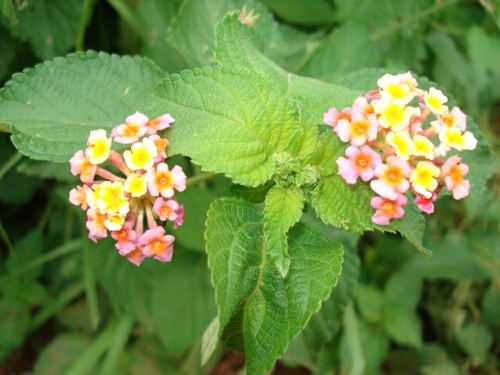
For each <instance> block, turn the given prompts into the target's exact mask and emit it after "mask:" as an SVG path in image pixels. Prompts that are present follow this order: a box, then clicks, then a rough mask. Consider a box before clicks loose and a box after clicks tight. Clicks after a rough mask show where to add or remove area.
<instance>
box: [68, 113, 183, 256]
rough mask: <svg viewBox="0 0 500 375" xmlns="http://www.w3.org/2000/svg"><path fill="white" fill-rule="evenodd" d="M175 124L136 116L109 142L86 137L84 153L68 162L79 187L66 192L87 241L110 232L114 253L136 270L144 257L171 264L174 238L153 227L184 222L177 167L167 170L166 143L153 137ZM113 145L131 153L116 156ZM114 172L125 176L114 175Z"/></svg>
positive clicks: (96, 135)
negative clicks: (81, 215) (82, 216)
mask: <svg viewBox="0 0 500 375" xmlns="http://www.w3.org/2000/svg"><path fill="white" fill-rule="evenodd" d="M174 121H175V120H174V119H173V118H172V116H170V115H169V114H165V115H162V116H160V117H158V118H156V119H154V120H151V121H150V120H149V119H148V117H147V116H145V115H143V114H142V113H139V112H136V113H135V114H133V115H130V116H128V117H127V118H126V119H125V123H124V124H120V125H117V126H116V127H114V128H113V129H112V131H111V137H109V138H108V137H107V134H106V130H104V129H98V130H93V131H91V132H90V136H89V138H88V141H87V148H86V149H85V151H83V150H79V151H77V152H76V153H75V154H74V155H73V157H72V158H71V160H70V164H71V173H72V174H73V175H75V176H77V175H79V176H80V180H81V182H82V183H83V185H81V186H77V187H76V188H74V189H72V190H71V191H70V195H69V200H70V202H71V203H73V204H75V205H79V206H81V208H82V209H83V210H84V211H86V212H87V224H86V226H87V229H88V231H89V238H90V239H91V240H93V241H97V240H99V239H101V238H105V237H107V236H108V231H109V232H111V237H113V239H114V240H116V244H115V246H116V248H117V250H118V253H119V254H120V255H122V256H125V257H127V258H128V260H130V261H131V262H132V263H134V264H136V265H140V264H141V262H142V261H143V260H144V258H145V257H153V258H155V259H157V260H159V261H162V262H168V261H170V260H171V259H172V253H173V243H174V240H175V237H174V236H172V235H170V234H165V228H164V227H163V225H158V223H157V221H158V220H159V221H160V222H165V221H167V220H171V221H173V222H174V227H177V226H179V225H182V223H183V221H184V206H183V205H182V204H179V203H178V202H177V200H176V199H175V197H174V193H175V190H177V191H183V190H184V189H185V188H186V175H185V174H184V172H183V170H182V168H181V167H180V166H178V165H176V166H174V167H173V168H172V169H171V170H170V169H169V166H168V165H167V164H166V163H165V161H166V158H167V154H166V152H165V151H166V148H167V146H168V140H167V139H166V138H162V137H160V136H159V135H158V134H157V132H158V131H160V130H164V129H166V128H168V127H170V125H171V124H172V123H173V122H174ZM113 142H114V143H115V144H123V145H127V146H130V149H126V150H124V151H123V152H122V153H120V152H118V151H116V150H114V149H113V148H112V147H113ZM106 162H107V163H108V168H106V167H105V165H103V164H104V163H106ZM113 166H114V167H115V168H116V169H117V171H119V172H121V173H122V174H123V175H124V176H118V175H116V174H115V173H113V171H111V170H110V169H111V167H113ZM96 177H101V178H102V179H96ZM144 224H146V225H147V229H146V230H145V228H144ZM162 224H163V223H162Z"/></svg>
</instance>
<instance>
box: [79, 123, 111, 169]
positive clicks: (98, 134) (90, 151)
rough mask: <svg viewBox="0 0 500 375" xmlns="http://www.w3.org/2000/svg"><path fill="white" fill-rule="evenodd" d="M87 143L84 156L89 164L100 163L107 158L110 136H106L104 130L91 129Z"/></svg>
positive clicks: (109, 148) (109, 149)
mask: <svg viewBox="0 0 500 375" xmlns="http://www.w3.org/2000/svg"><path fill="white" fill-rule="evenodd" d="M87 144H88V148H87V149H86V150H85V156H86V157H87V158H88V160H89V162H90V163H91V164H94V165H97V164H101V163H104V162H105V161H106V160H107V159H108V157H109V153H110V151H111V138H106V130H104V129H99V130H93V131H91V132H90V136H89V139H88V142H87Z"/></svg>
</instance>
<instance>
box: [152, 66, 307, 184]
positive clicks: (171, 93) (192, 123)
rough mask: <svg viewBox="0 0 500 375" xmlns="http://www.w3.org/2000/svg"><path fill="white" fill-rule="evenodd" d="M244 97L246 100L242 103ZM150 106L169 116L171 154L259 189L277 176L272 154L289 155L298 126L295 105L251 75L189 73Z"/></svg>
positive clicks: (168, 83) (169, 82) (162, 88)
mask: <svg viewBox="0 0 500 375" xmlns="http://www.w3.org/2000/svg"><path fill="white" fill-rule="evenodd" d="M242 98H245V99H244V100H242ZM147 104H148V106H149V108H150V109H151V111H152V112H155V113H158V114H159V113H166V112H168V113H170V114H172V116H173V117H174V118H175V119H176V126H175V127H173V128H172V130H171V131H170V132H169V133H168V137H169V140H170V147H169V151H170V153H172V154H179V153H180V154H183V155H186V156H189V157H191V158H192V160H193V162H194V163H196V164H199V165H201V166H202V168H203V169H204V170H207V171H213V172H221V173H224V174H225V175H226V176H228V177H230V178H231V179H232V180H233V181H234V182H236V183H239V184H241V185H247V186H257V185H260V184H262V183H264V182H266V181H267V180H268V179H270V177H271V176H272V174H273V173H274V163H273V157H272V156H273V154H274V153H275V152H277V151H279V150H284V149H285V148H286V146H287V145H288V143H289V142H290V137H291V136H292V134H293V133H294V132H295V129H296V127H297V122H298V114H297V110H296V108H295V106H294V104H293V102H292V101H291V100H290V99H289V98H286V97H283V96H281V95H279V93H278V92H276V91H274V89H273V83H272V82H268V81H267V80H266V79H265V78H264V77H262V76H260V75H258V74H255V73H250V72H247V71H239V70H228V69H220V68H213V69H210V68H205V69H203V70H199V69H195V70H194V71H184V72H182V73H181V74H180V75H173V76H171V77H170V78H169V79H166V80H164V81H163V82H162V83H161V84H159V85H158V86H157V87H156V88H155V90H154V92H153V93H152V95H150V96H149V97H148V101H147Z"/></svg>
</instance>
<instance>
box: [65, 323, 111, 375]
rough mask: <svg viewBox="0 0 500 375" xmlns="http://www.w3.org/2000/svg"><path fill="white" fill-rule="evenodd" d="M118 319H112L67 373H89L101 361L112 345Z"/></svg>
mask: <svg viewBox="0 0 500 375" xmlns="http://www.w3.org/2000/svg"><path fill="white" fill-rule="evenodd" d="M118 323H119V322H118V320H117V319H116V318H115V319H114V320H112V321H111V322H110V323H109V324H108V326H107V327H106V329H105V330H104V331H103V332H102V333H101V334H100V335H99V336H98V337H97V338H96V339H95V340H94V341H92V344H90V346H89V347H88V348H87V350H85V352H84V353H83V355H81V356H80V358H78V360H77V361H76V362H75V363H73V366H71V368H70V369H69V370H68V371H67V372H66V374H67V375H87V374H89V373H90V371H91V370H92V369H93V368H94V366H95V365H96V364H97V361H99V358H101V356H102V355H103V354H104V352H105V351H106V349H108V348H109V347H110V345H111V342H112V340H113V337H114V336H115V335H116V331H117V329H118Z"/></svg>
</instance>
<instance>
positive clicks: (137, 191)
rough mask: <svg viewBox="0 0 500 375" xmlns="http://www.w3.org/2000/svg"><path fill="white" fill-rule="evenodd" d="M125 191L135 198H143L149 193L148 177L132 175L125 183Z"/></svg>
mask: <svg viewBox="0 0 500 375" xmlns="http://www.w3.org/2000/svg"><path fill="white" fill-rule="evenodd" d="M124 189H125V191H126V192H128V193H130V195H131V196H133V197H136V198H138V197H142V196H143V195H144V194H146V192H147V191H148V185H147V176H146V175H145V174H144V175H139V174H136V173H131V174H130V175H129V176H128V177H127V181H125V186H124Z"/></svg>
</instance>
